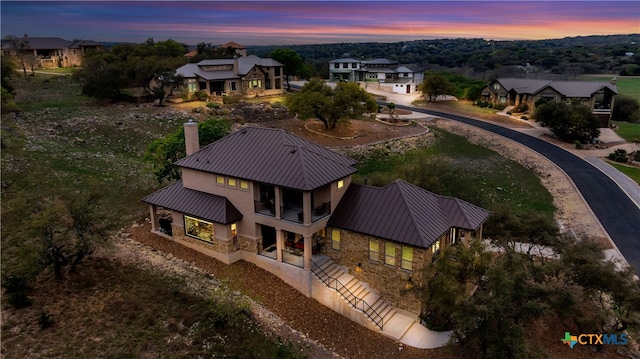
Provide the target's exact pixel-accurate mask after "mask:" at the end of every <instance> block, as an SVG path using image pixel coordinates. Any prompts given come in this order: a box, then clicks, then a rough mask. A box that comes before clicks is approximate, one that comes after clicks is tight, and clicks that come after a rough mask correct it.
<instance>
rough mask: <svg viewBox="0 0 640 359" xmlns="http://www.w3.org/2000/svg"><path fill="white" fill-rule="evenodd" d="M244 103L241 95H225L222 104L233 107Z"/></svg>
mask: <svg viewBox="0 0 640 359" xmlns="http://www.w3.org/2000/svg"><path fill="white" fill-rule="evenodd" d="M241 101H242V96H240V95H224V96H222V103H223V104H225V105H231V104H236V103H240V102H241Z"/></svg>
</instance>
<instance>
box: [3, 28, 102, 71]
mask: <svg viewBox="0 0 640 359" xmlns="http://www.w3.org/2000/svg"><path fill="white" fill-rule="evenodd" d="M102 48H103V46H102V44H100V43H98V42H95V41H91V40H73V41H67V40H64V39H61V38H59V37H29V36H27V35H25V36H24V37H22V38H17V39H16V41H15V42H14V43H11V42H9V41H5V40H3V42H2V54H3V55H6V56H11V57H18V55H26V56H30V57H31V58H32V59H34V60H35V61H36V62H35V65H36V67H37V68H56V67H73V66H81V65H82V60H83V58H84V56H85V54H86V53H87V51H89V50H100V49H102Z"/></svg>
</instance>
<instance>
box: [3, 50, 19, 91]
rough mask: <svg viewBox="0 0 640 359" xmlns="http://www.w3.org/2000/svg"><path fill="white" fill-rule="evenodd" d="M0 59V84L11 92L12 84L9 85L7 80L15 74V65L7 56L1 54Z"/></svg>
mask: <svg viewBox="0 0 640 359" xmlns="http://www.w3.org/2000/svg"><path fill="white" fill-rule="evenodd" d="M0 61H2V69H0V76H2V83H1V85H2V87H3V88H4V89H5V90H7V92H9V93H13V86H11V84H10V83H9V80H10V79H11V77H12V76H13V75H15V70H16V65H15V64H14V63H13V62H12V61H10V60H9V58H8V57H7V56H1V57H0Z"/></svg>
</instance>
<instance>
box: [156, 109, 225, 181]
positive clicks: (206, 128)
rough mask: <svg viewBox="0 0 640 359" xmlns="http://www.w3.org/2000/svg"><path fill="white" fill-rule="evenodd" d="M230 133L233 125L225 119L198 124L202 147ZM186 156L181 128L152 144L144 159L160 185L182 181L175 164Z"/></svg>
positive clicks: (208, 120)
mask: <svg viewBox="0 0 640 359" xmlns="http://www.w3.org/2000/svg"><path fill="white" fill-rule="evenodd" d="M185 122H186V121H185ZM230 132H231V123H230V122H229V121H227V120H224V119H211V118H210V119H207V120H206V121H204V122H200V123H198V140H199V142H200V145H201V146H206V145H208V144H210V143H212V142H213V141H216V140H219V139H221V138H222V137H224V136H226V135H228V134H229V133H230ZM184 156H186V150H185V139H184V127H182V126H180V128H178V129H177V130H176V131H175V132H173V133H170V134H168V135H167V136H165V137H164V138H161V139H158V140H155V141H153V142H151V144H149V147H147V152H146V153H145V156H144V159H145V160H147V161H150V162H151V163H152V165H153V167H154V170H155V171H154V174H155V176H156V179H157V180H158V183H162V182H163V181H164V180H168V181H173V180H178V179H180V171H179V169H178V168H177V167H176V166H174V163H175V162H176V161H178V160H179V159H181V158H183V157H184Z"/></svg>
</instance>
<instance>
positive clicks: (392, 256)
mask: <svg viewBox="0 0 640 359" xmlns="http://www.w3.org/2000/svg"><path fill="white" fill-rule="evenodd" d="M384 263H385V264H388V265H392V266H394V265H396V245H395V244H394V243H390V242H387V243H385V245H384Z"/></svg>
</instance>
